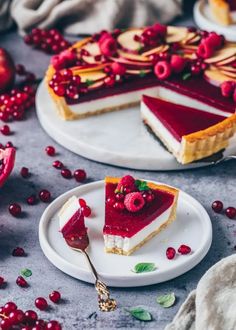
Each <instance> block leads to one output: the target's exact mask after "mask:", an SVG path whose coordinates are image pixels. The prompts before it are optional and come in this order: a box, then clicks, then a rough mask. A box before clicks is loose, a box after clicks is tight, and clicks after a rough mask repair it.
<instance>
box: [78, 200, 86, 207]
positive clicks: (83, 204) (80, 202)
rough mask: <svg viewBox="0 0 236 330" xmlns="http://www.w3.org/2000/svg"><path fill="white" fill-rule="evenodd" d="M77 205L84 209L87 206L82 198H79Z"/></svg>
mask: <svg viewBox="0 0 236 330" xmlns="http://www.w3.org/2000/svg"><path fill="white" fill-rule="evenodd" d="M79 205H80V206H81V207H84V206H87V203H86V201H85V200H84V199H83V198H79Z"/></svg>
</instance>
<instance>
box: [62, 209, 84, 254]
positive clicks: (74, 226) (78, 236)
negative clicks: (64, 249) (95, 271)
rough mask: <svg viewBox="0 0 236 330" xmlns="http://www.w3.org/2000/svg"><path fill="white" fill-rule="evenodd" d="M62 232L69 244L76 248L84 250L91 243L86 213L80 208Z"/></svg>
mask: <svg viewBox="0 0 236 330" xmlns="http://www.w3.org/2000/svg"><path fill="white" fill-rule="evenodd" d="M61 233H62V235H63V237H64V238H65V240H66V242H67V244H68V245H69V246H71V247H73V248H75V249H81V250H84V249H86V247H87V246H88V245H89V239H88V235H87V228H86V227H85V224H84V215H83V212H82V211H81V209H79V210H78V211H77V212H76V213H75V214H74V215H73V216H72V217H71V219H70V220H69V221H67V223H66V224H65V226H64V227H63V228H62V230H61Z"/></svg>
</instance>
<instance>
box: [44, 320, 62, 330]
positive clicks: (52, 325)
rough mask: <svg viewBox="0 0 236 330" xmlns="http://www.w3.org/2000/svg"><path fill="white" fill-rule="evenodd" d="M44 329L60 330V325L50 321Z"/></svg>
mask: <svg viewBox="0 0 236 330" xmlns="http://www.w3.org/2000/svg"><path fill="white" fill-rule="evenodd" d="M46 329H47V330H61V326H60V323H58V322H57V321H54V320H52V321H50V322H48V323H47V325H46Z"/></svg>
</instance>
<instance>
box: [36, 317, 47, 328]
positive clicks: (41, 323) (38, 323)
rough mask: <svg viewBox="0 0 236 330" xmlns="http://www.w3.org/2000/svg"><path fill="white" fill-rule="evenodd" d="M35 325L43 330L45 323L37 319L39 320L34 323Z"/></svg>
mask: <svg viewBox="0 0 236 330" xmlns="http://www.w3.org/2000/svg"><path fill="white" fill-rule="evenodd" d="M35 325H38V326H40V327H41V328H40V329H45V327H46V322H45V321H44V320H41V319H39V320H37V321H36V322H35Z"/></svg>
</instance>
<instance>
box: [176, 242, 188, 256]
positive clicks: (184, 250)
mask: <svg viewBox="0 0 236 330" xmlns="http://www.w3.org/2000/svg"><path fill="white" fill-rule="evenodd" d="M178 252H179V253H180V254H189V253H190V252H191V247H189V246H188V245H184V244H182V245H180V247H179V248H178Z"/></svg>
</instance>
